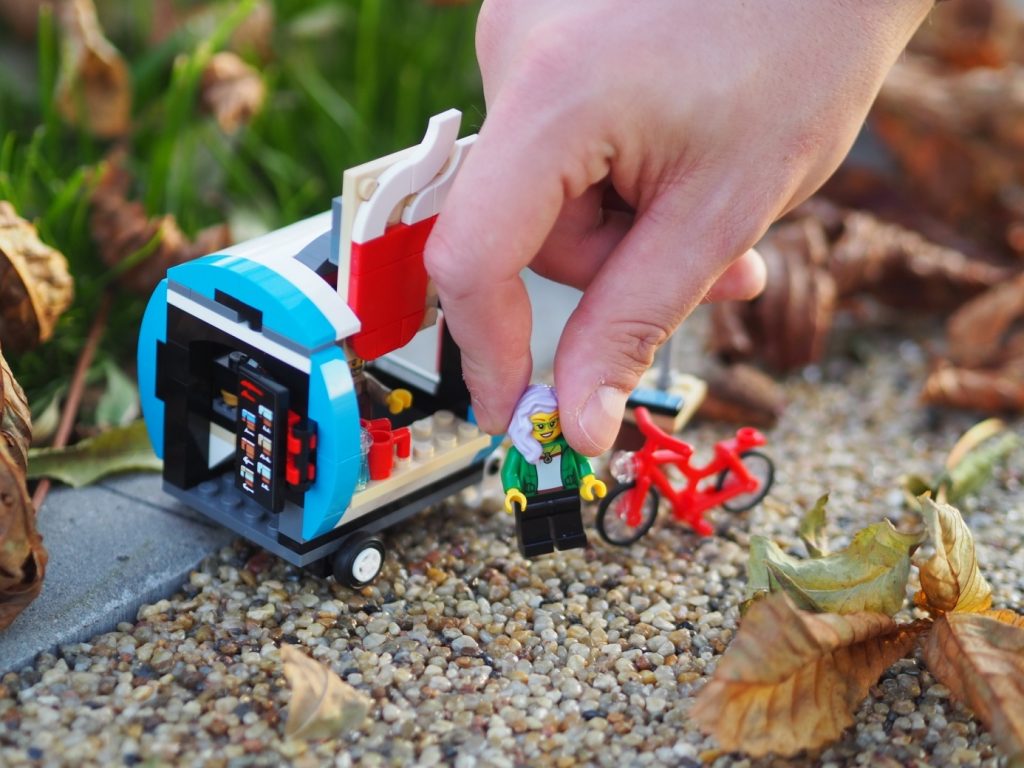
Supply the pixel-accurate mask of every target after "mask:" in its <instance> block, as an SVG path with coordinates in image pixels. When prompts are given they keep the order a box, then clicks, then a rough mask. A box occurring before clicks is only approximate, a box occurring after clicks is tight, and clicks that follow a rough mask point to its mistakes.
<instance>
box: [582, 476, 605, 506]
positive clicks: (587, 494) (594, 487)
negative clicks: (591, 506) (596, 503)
mask: <svg viewBox="0 0 1024 768" xmlns="http://www.w3.org/2000/svg"><path fill="white" fill-rule="evenodd" d="M606 493H608V487H607V486H606V485H605V484H604V483H603V482H601V481H600V480H598V479H597V478H596V477H594V476H593V475H587V476H586V477H584V478H583V482H582V483H580V496H581V497H583V500H584V501H593V500H594V497H595V496H596V497H597V498H599V499H603V498H604V495H605V494H606Z"/></svg>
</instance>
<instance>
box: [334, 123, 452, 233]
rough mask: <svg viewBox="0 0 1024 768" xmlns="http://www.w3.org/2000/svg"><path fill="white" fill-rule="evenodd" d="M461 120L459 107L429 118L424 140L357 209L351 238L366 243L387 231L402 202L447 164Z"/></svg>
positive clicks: (383, 177)
mask: <svg viewBox="0 0 1024 768" xmlns="http://www.w3.org/2000/svg"><path fill="white" fill-rule="evenodd" d="M461 122H462V113H461V112H459V110H457V109H449V110H448V111H446V112H442V113H441V114H440V115H434V116H433V117H432V118H430V123H429V124H428V125H427V132H426V134H425V135H424V137H423V141H422V142H420V144H419V145H417V146H416V147H414V148H413V151H412V152H411V153H410V154H409V155H408V156H407V157H405V158H404V159H402V160H400V161H399V162H397V163H395V164H393V165H392V166H391V167H390V168H388V169H387V170H386V171H384V172H383V173H382V174H381V175H380V176H379V177H378V178H377V189H376V190H375V191H374V193H373V195H372V196H371V197H370V199H369V200H368V201H367V202H366V203H364V204H363V205H362V206H360V208H359V210H358V211H356V214H355V219H354V220H353V222H352V242H354V243H365V242H367V241H369V240H373V239H375V238H377V237H380V236H381V235H383V234H384V230H385V229H387V225H388V220H389V219H390V218H391V216H392V214H393V212H394V211H395V209H396V208H397V207H398V205H399V203H401V202H402V200H404V199H405V198H406V197H408V196H409V195H412V194H414V193H416V192H418V191H420V190H421V189H423V187H425V186H426V185H427V184H429V183H430V181H431V179H433V178H434V176H436V175H437V173H438V172H439V171H440V170H441V168H442V167H444V164H445V162H446V161H447V160H448V157H449V155H450V154H451V152H452V147H453V145H454V144H455V140H456V139H457V138H458V136H459V124H460V123H461Z"/></svg>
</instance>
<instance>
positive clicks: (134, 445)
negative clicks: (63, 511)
mask: <svg viewBox="0 0 1024 768" xmlns="http://www.w3.org/2000/svg"><path fill="white" fill-rule="evenodd" d="M162 467H163V463H162V462H161V461H160V459H158V458H157V457H156V454H154V453H153V449H152V447H151V446H150V442H149V435H148V433H147V432H146V423H145V422H143V421H136V422H134V423H132V424H129V425H128V426H126V427H115V428H114V429H111V430H108V431H107V432H104V433H102V434H100V435H97V436H96V437H92V438H89V439H88V440H83V441H81V442H80V443H75V444H74V445H72V446H71V447H69V448H34V449H32V451H30V452H29V465H28V476H29V477H31V478H37V477H50V478H53V479H55V480H59V481H60V482H62V483H65V484H66V485H70V486H72V487H73V488H78V487H80V486H83V485H89V484H90V483H94V482H96V481H97V480H100V479H101V478H104V477H106V476H107V475H113V474H116V473H118V472H132V471H148V472H159V471H160V469H161V468H162Z"/></svg>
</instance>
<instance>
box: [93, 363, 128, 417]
mask: <svg viewBox="0 0 1024 768" xmlns="http://www.w3.org/2000/svg"><path fill="white" fill-rule="evenodd" d="M103 372H104V377H105V379H106V382H105V385H104V387H103V394H102V395H101V396H100V399H99V402H98V403H96V426H98V427H123V426H125V425H126V424H128V423H129V422H131V421H132V420H134V419H137V418H138V417H139V390H138V387H136V386H135V382H134V381H132V380H131V379H130V378H128V377H127V376H126V375H125V374H124V372H123V371H122V370H121V369H120V368H119V367H118V366H117V365H116V364H114V363H112V362H109V361H108V362H107V363H106V365H104V367H103Z"/></svg>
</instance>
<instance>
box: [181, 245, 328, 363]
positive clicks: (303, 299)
mask: <svg viewBox="0 0 1024 768" xmlns="http://www.w3.org/2000/svg"><path fill="white" fill-rule="evenodd" d="M298 268H300V269H301V268H303V267H301V266H300V267H298ZM167 277H168V278H169V279H170V280H173V281H174V282H176V283H179V284H181V285H183V286H185V287H186V288H189V289H190V290H192V291H194V292H196V293H199V294H202V295H203V296H205V297H206V298H208V299H210V300H211V301H212V300H214V298H215V291H217V290H221V291H223V292H225V293H227V294H229V295H231V296H232V297H233V298H235V299H238V300H239V301H241V302H244V303H245V304H248V305H249V306H251V307H255V308H257V309H259V310H260V311H261V312H262V313H263V324H264V325H265V326H267V327H268V328H270V329H272V330H274V331H276V332H277V333H279V334H281V335H282V336H286V337H287V338H289V339H291V340H292V341H294V342H295V343H297V344H299V345H300V346H303V347H305V348H306V349H318V348H319V347H322V346H324V345H325V344H333V342H334V341H335V330H334V326H333V325H331V322H330V321H329V320H328V319H327V318H326V317H325V316H324V314H323V312H322V311H321V310H320V309H319V308H318V307H317V306H316V304H314V303H313V301H312V300H310V298H309V297H308V296H306V295H305V294H303V293H302V292H301V291H299V290H298V289H296V287H295V286H294V285H293V284H292V283H290V282H288V281H287V280H285V279H284V278H283V277H281V275H279V274H277V273H276V272H274V271H273V270H271V269H268V268H267V267H265V266H263V265H262V264H260V263H258V262H255V261H252V260H250V259H246V258H243V257H241V256H226V255H224V254H213V255H212V256H204V257H203V258H201V259H196V260H194V261H190V262H188V263H186V264H181V265H179V266H177V267H173V268H171V269H170V270H168V271H167Z"/></svg>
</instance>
